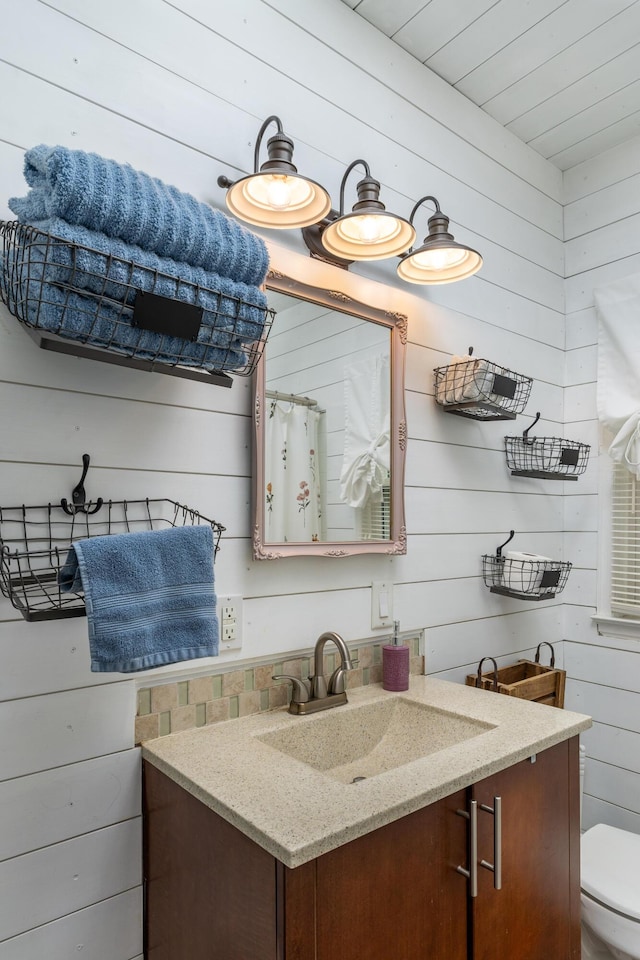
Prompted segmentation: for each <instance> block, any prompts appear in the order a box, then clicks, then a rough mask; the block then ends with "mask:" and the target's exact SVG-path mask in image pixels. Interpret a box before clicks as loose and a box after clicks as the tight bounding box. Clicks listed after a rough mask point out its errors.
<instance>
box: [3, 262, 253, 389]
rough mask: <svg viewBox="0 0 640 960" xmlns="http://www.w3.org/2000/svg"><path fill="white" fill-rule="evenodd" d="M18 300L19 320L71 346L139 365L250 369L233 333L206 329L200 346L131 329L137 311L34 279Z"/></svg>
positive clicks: (203, 327)
mask: <svg viewBox="0 0 640 960" xmlns="http://www.w3.org/2000/svg"><path fill="white" fill-rule="evenodd" d="M19 291H20V292H19V294H15V296H16V299H17V300H18V299H19V300H20V303H19V304H18V309H19V314H18V315H19V316H20V318H21V319H25V320H26V321H27V323H29V324H31V325H32V326H34V327H37V328H38V329H41V330H48V331H50V332H51V333H55V334H57V335H58V336H60V337H64V338H65V339H67V340H74V341H76V342H80V343H86V344H89V345H91V346H97V347H102V348H108V349H110V350H113V351H115V352H116V353H122V354H126V355H127V356H133V357H135V358H136V359H139V360H154V361H158V362H160V363H168V364H180V365H181V366H187V367H198V368H201V369H204V370H229V371H233V370H241V369H242V368H243V367H244V366H245V365H246V363H247V354H246V353H245V352H244V351H243V349H242V347H243V344H242V343H241V342H240V341H237V340H234V339H233V337H232V335H231V333H227V332H225V331H223V330H217V329H215V328H213V327H211V326H207V325H206V324H202V325H201V326H200V331H199V333H198V339H197V341H195V342H194V343H191V342H190V341H189V340H183V339H181V338H179V337H169V336H166V335H164V334H161V333H153V332H152V331H150V330H142V329H140V328H139V327H134V326H132V325H131V319H132V317H133V311H132V310H131V308H129V307H124V306H123V307H122V308H117V307H114V306H112V305H111V304H110V303H109V302H108V301H102V302H101V301H100V300H99V298H97V297H89V296H86V297H83V296H81V295H80V294H78V293H75V292H74V291H73V290H63V289H62V288H61V287H58V286H56V285H55V284H52V283H43V282H42V281H40V280H38V281H35V280H34V279H33V278H31V279H29V280H25V281H24V282H23V283H22V284H20V285H19Z"/></svg>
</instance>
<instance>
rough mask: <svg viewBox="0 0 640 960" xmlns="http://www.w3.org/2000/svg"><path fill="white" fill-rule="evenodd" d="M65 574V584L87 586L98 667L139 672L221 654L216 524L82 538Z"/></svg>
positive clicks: (70, 588) (72, 588) (74, 588)
mask: <svg viewBox="0 0 640 960" xmlns="http://www.w3.org/2000/svg"><path fill="white" fill-rule="evenodd" d="M58 579H59V583H60V589H61V590H63V591H65V592H69V593H80V592H84V600H85V605H86V608H87V620H88V626H89V646H90V650H91V669H92V671H94V672H104V673H132V672H135V671H136V670H148V669H150V668H151V667H158V666H162V664H165V663H177V662H178V661H180V660H191V659H194V658H196V657H215V656H216V655H217V653H218V644H219V630H218V618H217V616H216V595H215V590H214V577H213V533H212V530H211V527H210V526H208V525H201V526H192V527H189V526H186V527H171V528H169V529H166V530H146V531H144V532H142V533H123V534H111V535H109V536H103V537H90V538H89V539H87V540H77V541H76V542H75V543H74V544H72V546H71V549H70V550H69V553H68V556H67V559H66V563H65V565H64V566H63V567H62V569H61V570H60V573H59V577H58Z"/></svg>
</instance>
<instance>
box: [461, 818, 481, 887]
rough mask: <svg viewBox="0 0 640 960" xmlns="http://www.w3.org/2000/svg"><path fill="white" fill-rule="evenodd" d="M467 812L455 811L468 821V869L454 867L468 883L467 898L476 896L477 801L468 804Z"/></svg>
mask: <svg viewBox="0 0 640 960" xmlns="http://www.w3.org/2000/svg"><path fill="white" fill-rule="evenodd" d="M469 808H470V809H469V811H467V810H456V813H457V814H458V816H459V817H464V818H465V819H466V820H468V821H469V869H468V870H467V869H466V867H462V866H459V867H456V872H457V873H461V874H462V876H463V877H466V878H467V879H468V881H469V896H471V897H477V896H478V801H477V800H471V801H470V802H469Z"/></svg>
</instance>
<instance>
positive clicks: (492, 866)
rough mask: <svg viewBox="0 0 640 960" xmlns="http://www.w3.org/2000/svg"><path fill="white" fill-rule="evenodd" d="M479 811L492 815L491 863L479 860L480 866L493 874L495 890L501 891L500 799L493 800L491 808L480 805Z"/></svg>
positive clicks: (483, 804) (484, 804)
mask: <svg viewBox="0 0 640 960" xmlns="http://www.w3.org/2000/svg"><path fill="white" fill-rule="evenodd" d="M480 809H481V810H484V812H485V813H491V814H492V815H493V863H489V862H488V861H487V860H481V861H480V866H481V867H484V868H485V870H491V871H492V873H493V886H494V889H495V890H502V797H494V798H493V806H492V807H489V806H487V804H486V803H481V804H480Z"/></svg>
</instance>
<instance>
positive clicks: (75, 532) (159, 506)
mask: <svg viewBox="0 0 640 960" xmlns="http://www.w3.org/2000/svg"><path fill="white" fill-rule="evenodd" d="M82 461H83V473H82V477H81V479H80V482H79V484H78V485H77V486H76V487H75V488H74V490H73V493H72V498H71V503H69V502H68V501H67V500H65V499H62V500H60V501H59V502H58V503H57V504H52V503H47V504H44V505H43V506H36V507H27V506H20V507H0V591H1V592H2V593H3V594H4V596H5V597H7V599H8V600H9V601H10V602H11V604H12V605H13V606H14V607H15V609H16V610H18V611H19V612H20V613H21V614H22V616H23V617H24V619H25V620H28V621H30V622H32V621H39V620H60V619H63V618H67V617H83V616H85V615H86V610H85V605H84V597H83V594H82V593H62V592H61V590H60V587H59V585H58V573H59V571H60V568H61V567H62V566H63V565H64V563H65V561H66V558H67V553H68V551H69V547H70V546H71V544H72V543H73V542H74V541H76V540H82V539H84V538H86V537H96V536H104V535H106V534H118V533H134V532H137V531H142V530H162V529H166V528H168V527H179V526H197V525H199V524H209V525H210V526H211V529H212V531H213V544H214V555H215V554H217V552H218V549H219V546H220V537H221V535H222V533H223V532H224V530H225V527H223V526H222V525H221V524H219V523H216V522H215V521H214V520H208V519H207V518H206V517H203V516H202V515H201V514H200V513H198V511H197V510H193V509H191V508H190V507H186V506H183V505H182V504H180V503H176V502H175V501H174V500H166V499H154V500H149V499H146V500H118V501H113V500H106V501H105V500H102V499H101V498H98V499H97V500H95V501H93V500H86V498H85V492H84V487H83V481H84V479H85V477H86V474H87V470H88V468H89V456H88V454H84V456H83V458H82Z"/></svg>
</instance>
